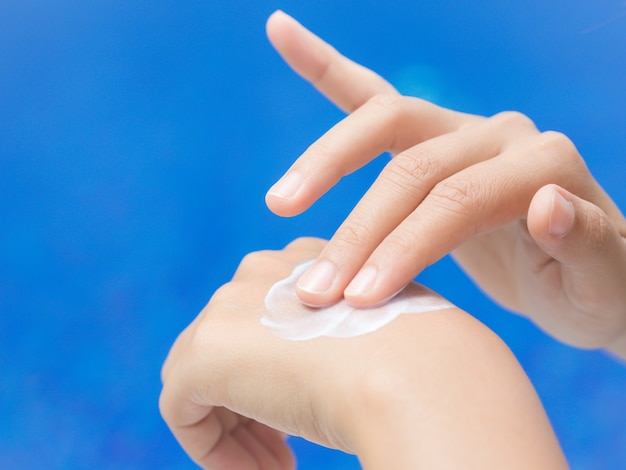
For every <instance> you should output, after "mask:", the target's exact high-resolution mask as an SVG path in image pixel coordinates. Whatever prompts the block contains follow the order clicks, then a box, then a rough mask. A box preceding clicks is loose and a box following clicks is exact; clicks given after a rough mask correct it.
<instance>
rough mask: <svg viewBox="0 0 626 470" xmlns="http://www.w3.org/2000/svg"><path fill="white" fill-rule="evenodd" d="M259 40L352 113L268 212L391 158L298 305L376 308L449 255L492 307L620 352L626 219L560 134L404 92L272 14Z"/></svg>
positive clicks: (624, 332)
mask: <svg viewBox="0 0 626 470" xmlns="http://www.w3.org/2000/svg"><path fill="white" fill-rule="evenodd" d="M267 33H268V36H269V38H270V41H271V42H272V44H273V45H274V47H275V48H276V49H277V51H278V52H279V53H280V54H281V55H282V56H283V58H284V59H285V60H286V61H287V63H289V65H291V67H292V68H293V69H294V70H295V71H296V72H298V73H299V74H300V75H302V76H303V77H304V78H305V79H307V80H309V81H310V82H311V83H312V84H313V85H314V86H315V87H317V89H318V90H319V91H320V92H321V93H322V94H324V95H326V96H327V97H328V98H329V99H330V100H331V101H333V102H335V103H336V104H337V105H338V106H339V107H340V108H342V109H343V110H345V111H346V112H348V113H350V114H349V115H348V116H347V117H346V118H345V119H344V120H343V121H341V122H339V123H338V124H337V125H336V126H334V127H333V128H332V129H330V130H329V131H328V132H327V133H326V134H325V135H323V136H322V137H321V138H320V139H319V140H318V141H316V142H315V143H314V144H312V145H311V146H310V147H309V148H308V149H307V150H306V152H304V154H302V155H301V156H300V158H298V159H297V160H296V162H295V163H294V164H293V166H292V167H291V168H290V169H289V170H288V171H287V172H286V174H285V175H284V176H283V177H282V178H281V179H280V180H279V182H278V183H277V184H276V185H274V186H273V187H272V188H271V189H270V191H269V192H268V194H267V198H266V200H267V204H268V206H269V208H270V209H271V210H272V211H274V212H275V213H276V214H279V215H283V216H293V215H297V214H299V213H301V212H303V211H304V210H306V209H307V208H308V207H309V206H310V205H311V204H313V202H315V200H317V199H318V198H319V197H320V196H321V195H322V194H324V193H325V192H326V191H327V190H328V189H329V188H330V187H332V186H333V185H334V184H335V183H337V181H338V180H339V179H340V178H341V177H342V176H344V175H346V174H348V173H351V172H353V171H355V170H357V169H358V168H360V167H361V166H363V165H365V164H366V163H367V162H369V161H370V160H372V159H373V158H375V157H376V156H378V155H379V154H380V153H382V152H384V151H389V152H391V153H392V154H393V155H394V158H393V159H392V160H391V161H390V162H389V163H388V164H387V166H386V167H385V168H384V169H383V171H382V172H381V174H380V175H379V177H378V179H377V180H376V182H375V183H374V184H373V185H372V187H371V188H370V189H369V190H368V192H367V193H366V194H365V195H364V196H363V198H362V199H361V201H360V202H359V203H358V204H357V206H356V207H355V208H354V210H353V211H352V213H351V214H350V215H349V217H348V218H347V219H346V220H345V222H344V223H343V224H342V225H341V226H340V227H339V229H338V230H337V232H336V233H335V235H334V236H333V238H332V239H331V241H330V243H329V244H328V245H327V246H326V247H325V248H324V250H323V251H322V253H321V254H320V255H319V257H318V258H317V261H316V263H315V264H314V265H313V266H312V267H311V268H310V270H309V271H308V272H307V273H305V274H304V275H303V276H302V278H301V279H300V281H299V283H298V295H299V297H300V299H301V300H302V301H303V302H304V303H306V304H309V305H326V304H331V303H333V302H335V301H337V300H338V299H340V298H341V297H342V296H344V297H345V298H346V299H347V300H348V301H349V302H350V303H352V304H353V305H356V306H369V305H373V304H377V303H379V302H381V301H383V300H385V299H387V298H389V297H391V296H392V295H394V294H395V293H396V292H397V291H398V290H399V289H401V288H402V287H404V286H405V285H406V284H407V283H408V282H409V281H410V280H411V279H412V278H413V277H415V276H416V275H417V274H418V273H419V272H420V271H422V270H423V269H424V268H425V267H427V266H428V265H430V264H432V263H434V262H435V261H437V260H438V259H440V258H441V257H443V256H445V255H446V254H448V253H450V252H452V253H453V255H454V256H455V258H456V259H457V260H458V262H459V263H460V264H461V265H462V267H463V268H464V269H465V270H466V271H467V272H468V274H469V275H470V276H471V277H472V278H473V279H474V280H476V282H477V283H478V284H479V285H480V286H481V287H482V288H483V289H484V290H485V291H486V292H487V293H488V294H489V295H491V296H492V297H493V298H494V299H495V300H497V301H498V302H500V303H501V304H502V305H504V306H505V307H507V308H509V309H511V310H513V311H516V312H519V313H522V314H525V315H527V316H528V317H530V318H532V319H533V320H534V321H535V322H536V323H537V324H538V325H539V326H540V327H542V328H543V329H545V330H546V331H547V332H549V333H551V334H552V335H553V336H555V337H556V338H558V339H560V340H562V341H565V342H567V343H570V344H573V345H576V346H580V347H608V348H613V349H614V350H615V351H616V352H618V353H620V354H621V355H622V356H624V357H626V307H625V305H626V289H624V285H625V284H626V242H625V238H624V237H625V236H626V220H625V219H624V216H623V215H622V214H621V212H620V211H619V209H618V208H617V207H616V205H615V204H614V203H613V201H612V200H611V199H610V198H609V197H608V196H607V194H606V193H605V192H604V191H603V189H602V188H601V187H600V186H599V185H598V183H597V182H596V181H595V180H594V179H593V177H592V176H591V174H590V173H589V171H588V169H587V167H586V165H585V163H584V161H583V159H582V158H581V156H580V155H579V153H578V151H577V150H576V148H575V146H574V145H573V144H572V143H571V141H570V140H569V139H567V138H566V137H565V136H564V135H562V134H560V133H557V132H540V131H538V130H537V128H536V127H535V125H534V124H533V123H532V121H531V120H530V119H528V118H527V117H525V116H524V115H522V114H519V113H515V112H504V113H501V114H498V115H495V116H493V117H491V118H484V117H480V116H475V115H469V114H464V113H459V112H454V111H451V110H448V109H444V108H441V107H438V106H436V105H434V104H431V103H428V102H425V101H423V100H420V99H417V98H411V97H405V96H400V95H399V94H398V93H397V92H396V91H395V89H394V88H393V87H392V86H391V85H390V84H389V83H388V82H386V81H385V80H384V79H383V78H381V77H380V76H378V75H377V74H375V73H374V72H372V71H371V70H368V69H366V68H364V67H362V66H360V65H358V64H356V63H354V62H352V61H350V60H349V59H347V58H346V57H344V56H342V55H341V54H339V53H338V52H337V51H336V50H335V49H333V48H332V47H331V46H330V45H328V44H326V43H325V42H323V41H322V40H321V39H319V38H318V37H316V36H314V35H313V34H312V33H311V32H309V31H308V30H306V29H305V28H303V27H302V26H301V25H300V24H298V23H297V22H296V21H295V20H293V19H292V18H290V17H289V16H287V15H286V14H284V13H282V12H277V13H275V14H273V15H272V16H271V17H270V19H269V20H268V23H267ZM621 348H623V349H621Z"/></svg>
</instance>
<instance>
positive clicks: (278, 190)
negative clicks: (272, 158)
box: [267, 171, 302, 199]
mask: <svg viewBox="0 0 626 470" xmlns="http://www.w3.org/2000/svg"><path fill="white" fill-rule="evenodd" d="M301 184H302V176H301V175H300V173H298V172H297V171H291V172H289V173H287V174H286V175H285V176H283V177H282V178H281V179H279V180H278V182H277V183H276V184H275V185H274V186H272V187H271V188H270V189H269V191H268V192H267V194H268V195H272V196H276V197H279V198H281V199H289V198H290V197H293V196H294V195H295V194H296V193H297V192H298V189H299V188H300V185H301Z"/></svg>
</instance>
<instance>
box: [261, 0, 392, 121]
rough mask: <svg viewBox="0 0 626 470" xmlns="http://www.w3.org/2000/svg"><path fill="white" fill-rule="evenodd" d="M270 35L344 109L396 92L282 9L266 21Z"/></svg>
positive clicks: (300, 71) (287, 57) (293, 63)
mask: <svg viewBox="0 0 626 470" xmlns="http://www.w3.org/2000/svg"><path fill="white" fill-rule="evenodd" d="M266 30H267V36H268V38H269V40H270V42H271V43H272V45H273V46H274V47H275V48H276V50H277V51H278V53H279V54H280V55H281V56H282V57H283V59H284V60H285V61H286V62H287V63H288V64H289V65H290V66H291V68H293V69H294V70H295V72H296V73H298V74H299V75H301V76H302V77H303V78H304V79H306V80H308V81H309V82H311V83H312V84H313V86H315V88H317V89H318V90H319V91H320V92H321V93H322V94H323V95H325V96H326V97H327V98H328V99H330V100H331V101H332V102H334V103H335V104H336V105H337V106H339V107H340V108H341V109H343V110H344V111H345V112H347V113H350V112H352V111H354V110H355V109H356V108H358V107H359V106H361V105H362V104H363V103H365V102H366V101H367V100H368V99H369V98H371V97H372V96H374V95H376V94H379V93H397V92H396V90H395V88H394V87H393V86H391V85H390V84H389V83H388V82H387V81H386V80H384V79H383V78H382V77H380V76H379V75H378V74H376V73H374V72H372V71H371V70H369V69H367V68H365V67H363V66H361V65H359V64H357V63H355V62H353V61H351V60H349V59H347V58H346V57H344V56H343V55H341V54H340V53H339V52H337V51H336V50H335V49H334V48H333V47H332V46H330V45H329V44H327V43H326V42H324V41H323V40H321V39H320V38H319V37H317V36H316V35H314V34H313V33H311V32H310V31H309V30H307V29H306V28H304V27H303V26H302V25H301V24H300V23H298V22H297V21H296V20H294V19H293V18H292V17H290V16H289V15H287V14H285V13H284V12H282V11H276V12H275V13H273V14H272V15H271V16H270V17H269V19H268V20H267V25H266Z"/></svg>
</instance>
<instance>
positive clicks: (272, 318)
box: [261, 261, 454, 341]
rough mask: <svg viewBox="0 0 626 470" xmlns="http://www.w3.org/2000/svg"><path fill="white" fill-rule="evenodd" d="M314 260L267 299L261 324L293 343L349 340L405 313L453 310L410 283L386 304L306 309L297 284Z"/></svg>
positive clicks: (340, 303) (300, 266) (297, 271)
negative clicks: (331, 339) (309, 340)
mask: <svg viewBox="0 0 626 470" xmlns="http://www.w3.org/2000/svg"><path fill="white" fill-rule="evenodd" d="M311 263H312V261H308V262H306V263H304V264H301V265H299V266H297V267H296V268H295V269H294V271H293V272H292V273H291V275H290V276H289V277H288V278H286V279H283V280H282V281H278V282H277V283H276V284H274V285H273V286H272V287H271V288H270V290H269V292H268V293H267V295H266V296H265V309H266V310H267V313H266V314H265V315H264V316H263V317H262V318H261V324H263V325H264V326H266V327H268V328H269V329H270V330H272V332H273V333H274V334H276V335H277V336H280V337H281V338H285V339H289V340H292V341H303V340H307V339H313V338H318V337H320V336H331V337H335V338H349V337H352V336H359V335H364V334H366V333H370V332H372V331H375V330H377V329H379V328H381V327H383V326H385V325H386V324H387V323H389V322H391V321H392V320H393V319H394V318H396V317H397V316H398V315H400V314H402V313H422V312H431V311H434V310H443V309H446V308H451V307H453V306H454V305H452V304H451V303H450V302H448V301H447V300H445V299H444V298H443V297H441V296H439V295H437V294H435V293H434V292H432V291H431V290H429V289H427V288H426V287H424V286H422V285H419V284H411V285H409V286H408V287H407V288H405V289H404V290H402V291H401V292H400V293H399V294H398V295H396V296H395V297H394V298H392V299H391V300H389V301H388V302H386V303H385V304H383V305H381V306H379V307H375V308H369V309H357V308H354V307H352V306H351V305H350V304H348V302H346V301H345V300H341V301H340V302H338V303H336V304H334V305H332V306H330V307H325V308H311V307H307V306H305V305H304V304H302V302H301V301H300V300H299V299H298V297H297V296H296V292H295V285H296V282H297V280H298V279H299V277H300V276H301V275H302V274H303V273H304V272H305V271H306V269H307V268H308V267H309V266H310V265H311Z"/></svg>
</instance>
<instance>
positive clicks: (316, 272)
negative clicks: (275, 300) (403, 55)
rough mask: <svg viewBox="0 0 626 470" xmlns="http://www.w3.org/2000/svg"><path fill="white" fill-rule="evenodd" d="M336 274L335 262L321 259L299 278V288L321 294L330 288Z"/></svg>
mask: <svg viewBox="0 0 626 470" xmlns="http://www.w3.org/2000/svg"><path fill="white" fill-rule="evenodd" d="M336 275H337V270H336V269H335V265H334V264H332V263H331V262H330V261H320V262H319V263H316V264H315V265H314V266H312V267H311V268H310V269H309V270H308V271H307V272H305V273H304V274H303V275H302V277H301V278H300V279H299V280H298V288H299V289H300V290H303V291H306V292H310V293H311V294H321V293H323V292H326V291H327V290H328V289H330V287H331V286H332V285H333V281H334V280H335V276H336Z"/></svg>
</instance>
